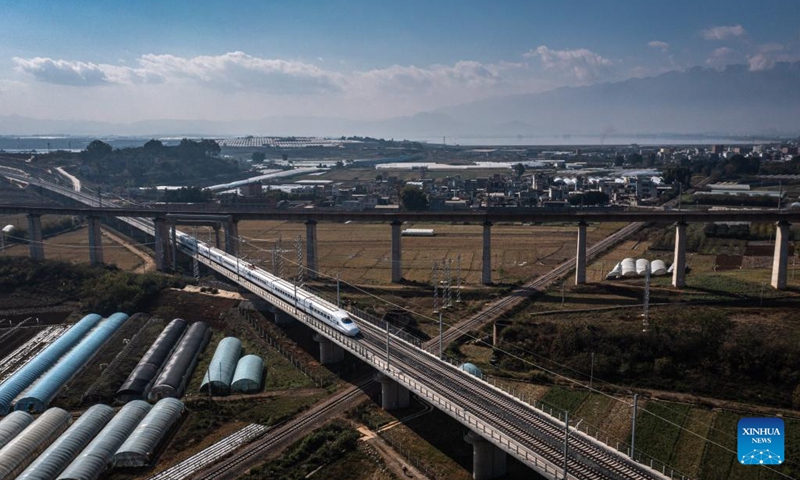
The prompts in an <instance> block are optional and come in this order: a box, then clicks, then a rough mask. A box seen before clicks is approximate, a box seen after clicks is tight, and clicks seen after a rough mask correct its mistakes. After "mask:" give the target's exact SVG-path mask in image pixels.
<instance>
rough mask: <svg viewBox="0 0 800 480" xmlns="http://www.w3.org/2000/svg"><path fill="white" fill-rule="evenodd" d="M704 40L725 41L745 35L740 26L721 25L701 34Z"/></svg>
mask: <svg viewBox="0 0 800 480" xmlns="http://www.w3.org/2000/svg"><path fill="white" fill-rule="evenodd" d="M701 33H702V34H703V38H705V39H706V40H726V39H728V38H735V37H741V36H743V35H744V34H745V33H747V32H746V31H745V29H744V27H742V26H741V25H721V26H716V27H711V28H707V29H705V30H703V31H702V32H701Z"/></svg>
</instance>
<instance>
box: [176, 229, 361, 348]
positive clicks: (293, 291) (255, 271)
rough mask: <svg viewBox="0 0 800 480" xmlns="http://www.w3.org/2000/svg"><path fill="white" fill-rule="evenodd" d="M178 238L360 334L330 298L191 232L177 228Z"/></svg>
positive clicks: (304, 308) (319, 316) (333, 324)
mask: <svg viewBox="0 0 800 480" xmlns="http://www.w3.org/2000/svg"><path fill="white" fill-rule="evenodd" d="M175 240H176V241H177V242H178V243H179V244H180V245H182V246H183V247H185V248H187V249H189V250H191V252H192V253H195V252H196V253H197V254H198V255H202V256H203V257H206V258H208V259H209V260H211V261H212V262H214V263H216V264H217V265H220V266H222V267H224V268H226V269H228V270H230V271H231V272H234V273H236V274H238V275H240V276H242V277H244V278H246V279H247V280H249V281H251V282H253V283H255V284H256V285H258V286H259V287H261V288H263V289H264V290H266V291H268V292H269V293H271V294H273V295H275V296H276V297H278V298H280V299H282V300H284V301H285V302H287V303H289V304H291V305H296V306H297V308H299V309H300V310H302V311H304V312H306V313H307V314H308V315H311V316H312V317H314V318H316V319H318V320H320V321H322V322H324V323H326V324H328V325H330V326H331V327H333V328H335V329H336V330H338V331H340V332H342V333H344V334H345V335H347V336H350V337H355V336H356V335H358V333H359V329H358V326H357V325H356V324H355V322H353V320H351V319H350V315H348V313H347V311H345V310H342V309H340V308H338V307H336V306H335V305H333V304H331V303H330V302H327V301H325V300H322V299H321V298H319V297H317V296H315V295H313V294H311V293H309V292H307V291H305V290H303V289H302V288H298V287H295V285H294V284H292V283H289V282H287V281H286V280H283V279H281V278H279V277H276V276H275V275H272V274H271V273H269V272H267V271H266V270H263V269H261V268H258V267H256V266H254V265H251V264H248V263H245V262H242V261H241V260H239V261H237V259H236V257H235V256H233V255H230V254H228V253H225V252H223V251H221V250H218V249H216V248H214V247H211V246H209V245H207V244H206V243H204V242H201V241H199V240H197V239H195V238H194V237H192V236H191V235H187V234H185V233H183V232H180V231H176V232H175Z"/></svg>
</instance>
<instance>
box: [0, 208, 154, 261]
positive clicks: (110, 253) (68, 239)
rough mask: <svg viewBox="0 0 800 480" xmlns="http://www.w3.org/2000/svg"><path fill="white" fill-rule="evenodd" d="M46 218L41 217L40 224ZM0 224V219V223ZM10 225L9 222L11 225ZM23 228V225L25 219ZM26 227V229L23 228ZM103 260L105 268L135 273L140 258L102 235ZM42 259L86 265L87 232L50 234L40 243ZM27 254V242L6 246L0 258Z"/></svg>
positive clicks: (82, 230) (82, 229)
mask: <svg viewBox="0 0 800 480" xmlns="http://www.w3.org/2000/svg"><path fill="white" fill-rule="evenodd" d="M46 218H47V215H45V216H43V217H42V223H44V221H45V219H46ZM0 222H2V220H0ZM12 224H13V223H12ZM23 225H27V220H26V221H25V223H24V224H23ZM26 228H27V227H26ZM101 242H102V244H103V261H104V263H106V264H108V265H116V266H117V267H118V268H120V269H121V270H128V271H132V270H136V269H137V268H139V267H141V265H142V263H143V262H142V259H141V258H139V257H138V256H137V255H135V254H134V253H132V252H131V251H130V250H129V249H128V248H126V247H125V246H124V245H121V244H119V243H118V242H116V241H115V240H112V239H111V238H109V236H108V235H106V234H105V232H104V233H103V235H102V237H101ZM43 243H44V256H45V258H47V259H49V260H59V261H63V262H70V263H89V233H88V229H87V228H86V227H81V228H77V229H75V230H70V231H67V232H64V233H62V234H59V235H54V236H51V237H48V238H46V239H44V240H43ZM29 254H30V251H29V247H28V245H27V243H15V244H6V251H5V253H3V254H2V255H15V256H25V257H26V256H28V255H29Z"/></svg>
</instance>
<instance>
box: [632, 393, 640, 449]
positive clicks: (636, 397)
mask: <svg viewBox="0 0 800 480" xmlns="http://www.w3.org/2000/svg"><path fill="white" fill-rule="evenodd" d="M638 409H639V395H637V394H635V393H634V394H633V416H632V417H631V458H633V459H634V460H636V458H634V454H635V453H636V413H637V410H638Z"/></svg>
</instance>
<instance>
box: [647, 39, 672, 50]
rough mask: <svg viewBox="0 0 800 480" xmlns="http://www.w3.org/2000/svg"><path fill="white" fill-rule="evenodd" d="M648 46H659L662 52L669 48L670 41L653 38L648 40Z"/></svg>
mask: <svg viewBox="0 0 800 480" xmlns="http://www.w3.org/2000/svg"><path fill="white" fill-rule="evenodd" d="M647 46H648V47H651V48H657V49H659V50H661V51H662V52H666V51H667V50H669V43H667V42H662V41H660V40H653V41H652V42H647Z"/></svg>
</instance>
